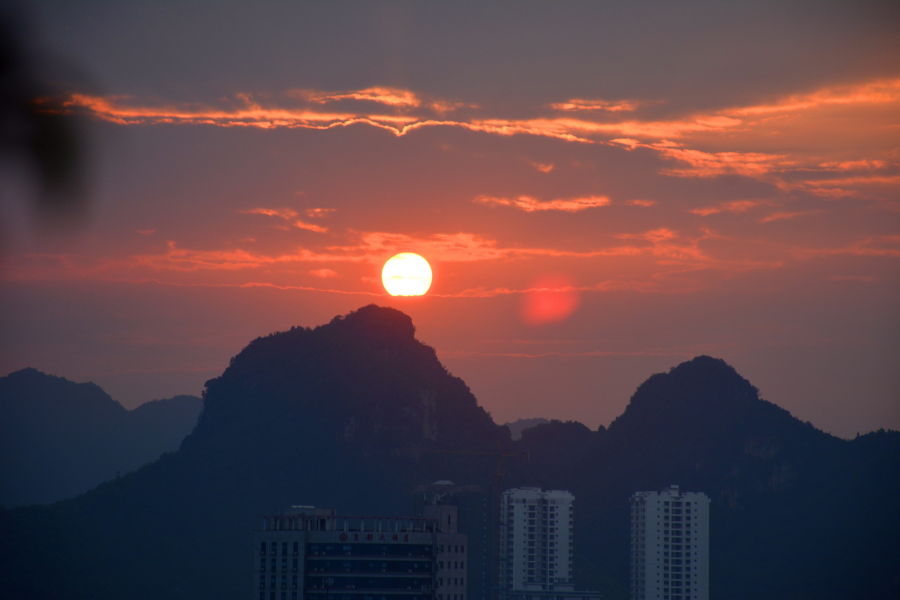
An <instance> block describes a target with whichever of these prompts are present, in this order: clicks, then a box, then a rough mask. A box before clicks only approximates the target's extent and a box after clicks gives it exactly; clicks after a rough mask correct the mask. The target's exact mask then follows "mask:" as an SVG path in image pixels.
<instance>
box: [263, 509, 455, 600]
mask: <svg viewBox="0 0 900 600" xmlns="http://www.w3.org/2000/svg"><path fill="white" fill-rule="evenodd" d="M254 538H255V539H254V550H253V588H254V592H253V595H252V600H257V599H258V600H466V544H467V540H466V536H465V534H461V533H458V532H457V523H456V507H454V506H432V507H427V510H426V511H425V515H424V516H423V517H420V518H416V517H344V516H338V515H336V514H335V511H333V510H327V509H316V508H313V507H311V506H295V507H292V508H291V509H288V510H285V511H282V514H280V515H276V516H270V517H264V519H263V528H262V529H261V530H259V531H256V532H255V534H254Z"/></svg>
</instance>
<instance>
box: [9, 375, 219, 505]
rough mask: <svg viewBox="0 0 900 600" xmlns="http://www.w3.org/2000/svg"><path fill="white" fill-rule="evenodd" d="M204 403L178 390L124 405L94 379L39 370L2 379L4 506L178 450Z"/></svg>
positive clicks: (51, 495) (41, 498)
mask: <svg viewBox="0 0 900 600" xmlns="http://www.w3.org/2000/svg"><path fill="white" fill-rule="evenodd" d="M201 408H202V401H201V400H200V398H197V397H196V396H176V397H174V398H169V399H166V400H154V401H152V402H147V403H145V404H142V405H141V406H139V407H137V408H135V409H134V410H130V411H129V410H126V409H125V408H124V407H123V406H122V405H121V404H119V403H118V402H116V401H115V400H113V399H112V398H110V397H109V395H108V394H106V392H104V391H103V390H102V389H100V387H98V386H97V385H95V384H93V383H73V382H71V381H67V380H66V379H63V378H61V377H53V376H51V375H46V374H44V373H41V372H40V371H37V370H35V369H23V370H21V371H16V372H15V373H10V374H9V375H7V376H6V377H0V464H2V465H3V468H2V470H0V505H6V506H16V505H26V504H35V503H40V504H44V503H49V502H55V501H57V500H62V499H64V498H71V497H73V496H77V495H78V494H82V493H84V492H86V491H88V490H90V489H92V488H94V487H96V486H97V485H98V484H100V483H102V482H104V481H108V480H110V479H113V478H115V477H116V476H117V474H123V473H127V472H128V471H132V470H134V469H137V468H138V467H141V466H143V465H146V464H147V463H150V462H152V461H154V460H156V459H157V458H159V456H160V454H162V453H163V452H171V451H173V450H177V449H178V446H179V444H181V441H182V440H183V439H184V437H185V436H186V435H187V434H188V433H190V431H191V429H193V428H194V425H195V424H196V422H197V417H198V415H199V414H200V409H201Z"/></svg>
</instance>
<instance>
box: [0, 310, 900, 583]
mask: <svg viewBox="0 0 900 600" xmlns="http://www.w3.org/2000/svg"><path fill="white" fill-rule="evenodd" d="M498 441H499V442H500V444H501V446H502V447H504V448H506V449H510V450H528V451H529V452H530V453H531V460H530V461H529V462H524V461H514V460H512V461H508V463H507V464H506V466H505V467H504V469H505V470H506V471H507V477H506V479H505V481H504V484H505V485H506V486H507V487H514V486H519V485H541V486H545V487H549V488H556V489H568V490H571V491H572V492H573V493H574V494H575V503H576V504H575V506H576V508H575V553H576V556H575V568H576V573H575V575H576V583H577V584H578V585H580V586H583V587H593V588H596V589H600V590H601V591H602V592H604V594H605V596H606V597H607V598H611V599H613V600H615V599H616V598H627V597H628V592H627V590H628V577H629V575H628V569H629V567H628V555H629V546H628V544H629V534H628V532H629V506H628V498H629V496H630V495H631V494H632V493H633V492H635V491H638V490H653V489H659V488H662V487H665V486H668V485H670V484H679V485H681V486H682V489H686V490H693V491H702V492H705V493H706V494H707V495H708V496H710V498H711V499H712V507H711V515H712V516H711V548H712V552H711V554H712V556H713V558H712V560H711V592H712V594H713V595H714V596H716V597H727V598H748V599H749V598H759V597H766V598H849V597H853V598H856V597H866V598H895V597H896V596H897V592H898V590H900V581H898V579H897V573H898V572H900V570H898V567H900V558H898V556H900V550H898V548H900V543H898V542H900V514H898V513H900V511H898V508H897V507H896V506H895V505H896V504H897V503H896V502H895V501H892V500H895V499H896V498H897V497H898V496H897V493H898V492H900V485H898V479H900V475H898V474H900V434H897V433H896V432H877V433H872V434H869V435H866V436H861V437H859V438H857V439H855V440H850V441H847V440H840V439H838V438H834V437H832V436H830V435H828V434H825V433H823V432H821V431H818V430H816V429H815V428H813V427H812V426H811V425H808V424H805V423H802V422H800V421H798V420H796V419H794V418H793V417H791V416H790V414H789V413H787V412H786V411H784V410H782V409H780V408H778V407H777V406H775V405H773V404H771V403H768V402H766V401H764V400H761V399H760V398H759V396H758V393H757V391H756V389H755V388H753V386H752V385H750V384H749V383H748V382H747V381H746V380H744V379H743V378H741V377H740V376H739V375H738V374H737V373H736V372H735V371H734V369H732V368H731V367H730V366H728V365H727V364H725V363H724V362H723V361H720V360H717V359H713V358H709V357H698V358H696V359H694V360H692V361H689V362H687V363H684V364H682V365H679V366H677V367H675V368H674V369H672V370H671V371H670V372H669V373H664V374H658V375H654V376H652V377H650V379H648V380H647V381H646V382H645V383H644V384H642V385H641V386H640V387H639V388H638V390H637V392H636V393H635V394H634V396H633V398H632V399H631V402H630V403H629V405H628V408H627V409H626V410H625V412H624V413H623V414H622V415H621V416H620V417H619V418H618V419H616V421H614V422H613V423H612V424H611V425H610V427H609V428H608V429H606V428H603V427H601V428H600V429H599V430H596V431H593V430H590V429H588V428H587V427H585V426H584V425H582V424H580V423H571V422H569V423H561V422H558V421H553V422H550V423H547V424H542V425H538V426H537V427H534V428H531V429H527V430H525V431H524V432H523V435H522V439H521V440H520V441H518V442H516V441H513V440H512V439H511V437H510V433H509V429H508V428H506V427H501V426H497V425H495V424H494V422H493V421H492V420H491V418H490V415H489V414H488V413H486V412H485V411H484V410H483V409H482V408H481V407H479V406H478V404H477V402H476V399H475V398H474V396H473V395H472V394H471V392H470V391H469V389H468V388H467V387H466V385H465V384H464V383H463V381H462V380H460V379H458V378H456V377H454V376H452V375H451V374H450V373H448V372H447V371H446V369H445V368H444V367H443V366H442V365H441V364H440V362H439V361H438V360H437V356H436V354H435V352H434V350H433V349H432V348H430V347H428V346H425V345H424V344H422V343H420V342H418V341H417V340H416V339H415V329H414V327H413V324H412V321H411V320H410V319H409V317H408V316H406V315H404V314H403V313H401V312H399V311H396V310H394V309H390V308H380V307H377V306H374V305H372V306H367V307H363V308H361V309H359V310H357V311H356V312H353V313H350V314H349V315H347V316H345V317H337V318H335V319H334V320H332V321H331V322H330V323H328V324H326V325H322V326H320V327H316V328H315V329H308V328H294V329H291V330H289V331H285V332H281V333H276V334H272V335H270V336H267V337H263V338H259V339H257V340H254V341H253V342H251V343H250V344H249V345H248V346H247V347H246V348H245V349H244V350H243V351H242V352H241V353H240V354H238V355H237V356H235V357H234V358H233V359H232V361H231V363H230V365H229V366H228V368H227V369H226V370H225V372H224V373H223V374H222V376H220V377H218V378H216V379H213V380H210V381H209V382H207V385H206V391H205V393H204V409H203V413H202V414H201V417H200V419H199V421H198V424H197V427H196V428H195V429H194V431H193V432H192V433H191V434H190V435H189V436H188V437H187V438H186V439H185V440H184V442H183V443H182V445H181V448H180V449H179V450H178V451H177V452H174V453H169V454H165V455H163V456H162V457H161V458H160V459H159V460H157V461H156V462H154V463H152V464H150V465H147V466H145V467H143V468H141V469H139V470H137V471H136V472H133V473H130V474H127V475H124V476H123V477H121V479H117V480H114V481H110V482H107V483H104V484H102V485H100V486H99V487H97V488H96V489H94V490H92V491H91V492H89V493H87V494H84V495H82V496H79V497H77V498H74V499H71V500H66V501H63V502H59V503H56V504H54V505H51V506H46V507H44V506H34V507H25V508H16V509H3V510H0V591H3V592H4V596H6V597H16V598H67V599H69V598H92V599H95V598H98V599H102V598H121V597H125V596H128V597H131V598H148V599H149V598H153V599H165V598H191V599H193V598H198V599H202V598H210V599H211V598H235V599H237V598H241V599H243V598H246V597H248V594H250V592H251V585H252V582H251V578H250V569H251V563H250V561H251V558H252V556H253V554H252V552H253V549H252V548H251V545H250V544H251V540H252V537H251V531H252V530H253V529H254V528H256V527H258V526H259V520H260V519H259V517H260V516H261V515H263V514H267V513H268V514H271V513H273V512H277V511H278V510H280V509H281V508H282V507H285V506H289V505H292V504H312V505H316V506H325V507H333V508H336V509H337V510H338V511H339V512H341V513H345V514H347V513H351V514H384V515H396V514H403V513H404V512H405V511H406V508H407V506H408V503H409V493H410V492H411V490H412V489H413V488H414V487H415V486H416V485H418V484H422V483H429V482H432V481H435V480H438V479H450V480H453V481H456V482H457V483H474V484H479V485H483V486H489V485H490V484H491V482H492V472H493V463H492V461H491V460H489V459H485V458H482V457H478V456H473V455H465V454H454V452H459V451H472V450H490V449H493V448H496V444H497V442H498ZM398 450H404V452H397V451H398ZM409 451H420V452H409Z"/></svg>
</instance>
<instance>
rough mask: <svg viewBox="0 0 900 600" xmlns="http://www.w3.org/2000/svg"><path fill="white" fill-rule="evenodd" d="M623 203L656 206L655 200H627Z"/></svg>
mask: <svg viewBox="0 0 900 600" xmlns="http://www.w3.org/2000/svg"><path fill="white" fill-rule="evenodd" d="M625 204H629V205H631V206H656V204H657V202H656V200H627V201H626V202H625Z"/></svg>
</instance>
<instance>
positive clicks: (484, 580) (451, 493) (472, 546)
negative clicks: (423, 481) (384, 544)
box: [412, 480, 497, 600]
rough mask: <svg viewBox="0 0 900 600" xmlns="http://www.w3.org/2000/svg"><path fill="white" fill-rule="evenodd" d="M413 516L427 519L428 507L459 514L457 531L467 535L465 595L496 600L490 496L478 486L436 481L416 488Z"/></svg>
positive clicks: (413, 499) (495, 541)
mask: <svg viewBox="0 0 900 600" xmlns="http://www.w3.org/2000/svg"><path fill="white" fill-rule="evenodd" d="M412 501H413V513H414V514H415V515H417V516H425V515H426V507H427V506H440V505H449V506H455V507H456V510H457V518H458V524H457V531H458V532H459V533H464V534H466V536H467V538H468V540H469V542H468V545H467V546H466V551H467V552H466V554H467V556H468V560H467V563H466V567H467V569H466V570H467V572H468V576H467V577H466V594H467V596H468V600H493V597H494V596H493V594H492V591H493V587H494V585H493V583H492V581H493V580H494V579H495V578H496V575H497V574H496V573H495V572H494V564H495V563H494V560H495V559H494V547H495V545H496V543H497V540H496V535H497V532H496V530H495V529H494V523H495V521H496V518H495V517H494V513H495V512H496V508H495V505H494V503H493V502H492V498H491V493H490V492H489V491H488V490H487V489H485V488H483V487H481V486H478V485H456V484H455V483H453V482H452V481H447V480H442V481H435V482H434V483H432V484H429V485H423V486H420V487H418V488H416V490H415V492H414V493H413V496H412Z"/></svg>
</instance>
